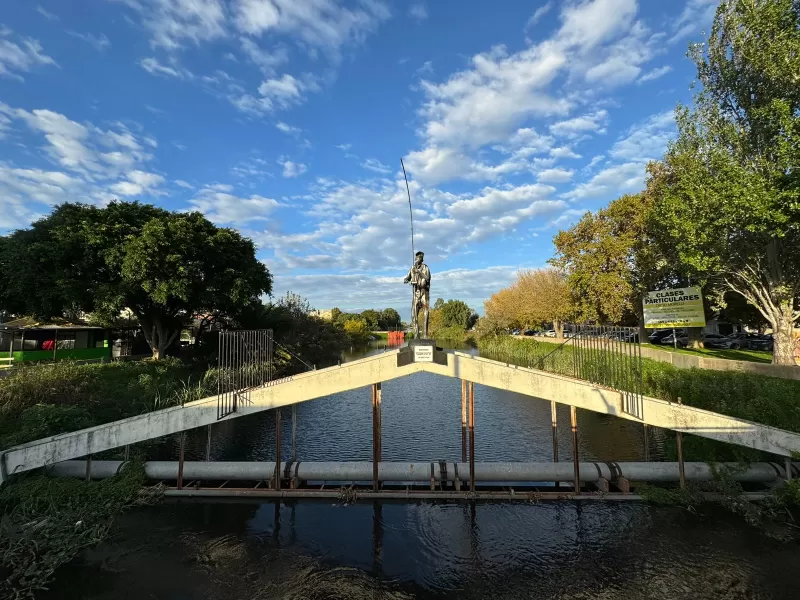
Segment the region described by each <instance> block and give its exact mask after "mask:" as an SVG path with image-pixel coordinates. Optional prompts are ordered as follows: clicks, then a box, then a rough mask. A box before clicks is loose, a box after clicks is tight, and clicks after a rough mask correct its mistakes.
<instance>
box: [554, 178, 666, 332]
mask: <svg viewBox="0 0 800 600" xmlns="http://www.w3.org/2000/svg"><path fill="white" fill-rule="evenodd" d="M652 204H653V202H652V197H651V196H650V195H649V194H647V193H642V194H630V195H625V196H622V197H621V198H618V199H617V200H614V201H613V202H611V203H610V204H609V205H608V206H607V207H606V208H603V209H601V210H598V211H597V212H596V213H591V212H589V213H586V214H585V215H584V216H583V218H582V219H581V220H580V221H578V223H576V224H575V225H574V226H572V227H571V228H570V229H568V230H566V231H560V232H558V234H557V235H556V236H555V239H554V240H553V243H554V244H555V248H556V255H555V257H554V258H553V259H552V260H551V261H550V262H551V263H552V264H554V265H555V266H557V267H558V268H559V269H560V270H562V271H563V272H564V273H566V275H567V283H568V284H569V287H570V289H571V290H572V293H573V299H574V302H575V308H576V310H577V313H578V316H579V318H581V319H583V320H597V321H600V322H603V323H638V324H639V325H640V327H643V319H642V297H643V296H644V294H646V293H647V292H648V291H649V290H654V289H659V287H661V286H663V285H664V284H665V283H667V282H670V281H673V280H674V278H675V274H674V267H673V265H671V264H670V263H669V261H667V260H666V259H665V257H664V256H663V255H662V253H661V252H660V251H659V249H658V248H657V247H656V246H655V244H654V243H653V239H652V236H651V235H650V232H649V229H648V226H649V215H650V212H651V210H652Z"/></svg>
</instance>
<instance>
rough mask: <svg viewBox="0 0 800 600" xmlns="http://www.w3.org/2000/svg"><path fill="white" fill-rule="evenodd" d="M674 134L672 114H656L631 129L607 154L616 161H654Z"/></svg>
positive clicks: (667, 112) (673, 117) (666, 112)
mask: <svg viewBox="0 0 800 600" xmlns="http://www.w3.org/2000/svg"><path fill="white" fill-rule="evenodd" d="M674 133H675V116H674V113H673V112H672V111H665V112H662V113H657V114H655V115H652V116H650V117H648V118H647V119H646V120H644V121H643V122H641V123H637V124H636V125H634V126H633V127H631V128H630V129H629V130H628V132H627V134H626V135H625V137H623V138H620V139H619V140H618V141H617V142H616V143H615V144H614V146H613V147H612V148H611V150H610V152H609V154H610V155H611V156H612V157H613V158H615V159H618V160H638V161H643V162H647V161H650V160H655V159H658V158H659V157H660V156H661V155H662V154H663V152H664V150H666V148H667V144H668V143H669V140H670V139H671V138H672V136H673V135H674Z"/></svg>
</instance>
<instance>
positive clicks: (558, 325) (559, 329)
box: [553, 321, 564, 340]
mask: <svg viewBox="0 0 800 600" xmlns="http://www.w3.org/2000/svg"><path fill="white" fill-rule="evenodd" d="M553 329H554V330H555V332H556V339H557V340H563V339H564V323H562V322H561V321H553Z"/></svg>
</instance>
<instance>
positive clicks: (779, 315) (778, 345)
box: [772, 304, 795, 365]
mask: <svg viewBox="0 0 800 600" xmlns="http://www.w3.org/2000/svg"><path fill="white" fill-rule="evenodd" d="M778 309H779V310H778V311H776V314H775V318H774V320H773V322H772V337H773V339H774V340H775V346H774V348H773V350H772V364H774V365H794V364H795V360H794V346H795V341H794V319H793V315H792V312H793V311H792V306H790V305H788V304H787V305H781V306H779V307H778Z"/></svg>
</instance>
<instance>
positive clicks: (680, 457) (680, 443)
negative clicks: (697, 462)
mask: <svg viewBox="0 0 800 600" xmlns="http://www.w3.org/2000/svg"><path fill="white" fill-rule="evenodd" d="M678 404H683V402H681V399H680V397H679V398H678ZM675 443H676V445H677V447H678V474H679V476H680V481H681V489H684V488H685V487H686V473H685V472H684V465H683V434H682V433H681V432H680V431H676V432H675Z"/></svg>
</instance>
